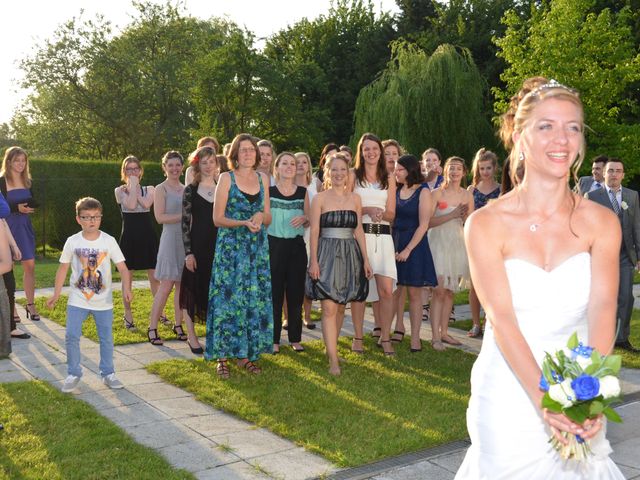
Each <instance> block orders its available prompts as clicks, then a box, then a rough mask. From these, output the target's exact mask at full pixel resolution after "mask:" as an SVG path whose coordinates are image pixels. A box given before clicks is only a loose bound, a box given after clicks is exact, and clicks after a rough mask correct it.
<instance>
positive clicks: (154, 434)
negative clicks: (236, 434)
mask: <svg viewBox="0 0 640 480" xmlns="http://www.w3.org/2000/svg"><path fill="white" fill-rule="evenodd" d="M127 433H128V434H129V435H131V436H132V437H133V438H134V439H135V440H136V441H137V442H140V443H142V444H143V445H146V446H147V447H150V448H153V449H156V450H158V449H161V448H164V447H169V446H175V445H178V444H180V443H189V442H193V441H196V440H199V439H202V436H201V435H199V434H198V433H196V432H194V431H193V430H191V429H190V428H187V427H184V426H181V425H180V424H177V423H176V422H174V421H173V420H171V419H168V420H163V421H159V422H152V423H143V424H141V425H135V426H132V427H129V428H128V429H127Z"/></svg>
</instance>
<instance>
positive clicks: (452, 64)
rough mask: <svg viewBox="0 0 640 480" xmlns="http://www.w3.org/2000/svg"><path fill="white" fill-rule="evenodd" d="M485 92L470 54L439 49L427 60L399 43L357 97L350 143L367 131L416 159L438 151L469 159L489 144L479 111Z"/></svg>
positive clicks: (488, 130)
mask: <svg viewBox="0 0 640 480" xmlns="http://www.w3.org/2000/svg"><path fill="white" fill-rule="evenodd" d="M485 88H486V84H485V83H484V81H483V79H482V77H481V76H480V73H479V72H478V69H477V68H476V66H475V64H474V63H473V59H472V58H471V54H470V53H469V51H468V50H466V49H457V48H455V47H453V46H451V45H441V46H440V47H438V48H437V49H436V51H435V52H434V53H433V55H431V56H429V55H427V54H426V53H425V52H424V51H423V50H422V49H420V48H418V47H417V46H415V45H412V44H407V43H403V42H400V43H397V44H395V45H394V48H393V53H392V57H391V61H390V62H389V64H388V67H387V69H386V70H385V71H384V73H383V74H382V75H381V76H380V78H378V79H377V80H375V81H374V82H372V83H371V84H369V85H367V86H366V87H365V88H363V89H362V91H361V92H360V95H359V96H358V101H357V103H356V112H355V134H354V138H353V139H352V143H353V142H355V141H356V140H357V138H358V137H359V136H360V135H362V134H363V133H364V132H367V131H371V132H376V133H377V134H378V135H381V136H382V137H383V138H395V139H396V140H398V141H399V142H400V143H401V144H402V145H403V146H404V147H405V149H406V150H407V151H409V152H411V153H413V154H415V155H419V154H420V152H422V150H424V149H425V148H427V147H436V148H438V149H440V150H441V152H442V153H443V154H444V155H446V156H449V155H460V156H462V157H464V158H466V159H471V157H472V155H473V153H474V152H475V151H476V150H477V149H478V147H479V146H482V145H490V144H491V142H492V133H491V128H490V125H489V122H488V121H487V119H486V117H485V115H484V114H483V111H482V105H483V95H484V89H485Z"/></svg>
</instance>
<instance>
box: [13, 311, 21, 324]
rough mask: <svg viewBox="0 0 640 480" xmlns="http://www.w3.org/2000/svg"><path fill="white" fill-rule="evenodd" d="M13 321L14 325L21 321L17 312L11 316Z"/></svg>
mask: <svg viewBox="0 0 640 480" xmlns="http://www.w3.org/2000/svg"><path fill="white" fill-rule="evenodd" d="M13 321H14V322H15V323H20V321H21V320H20V315H18V312H14V314H13Z"/></svg>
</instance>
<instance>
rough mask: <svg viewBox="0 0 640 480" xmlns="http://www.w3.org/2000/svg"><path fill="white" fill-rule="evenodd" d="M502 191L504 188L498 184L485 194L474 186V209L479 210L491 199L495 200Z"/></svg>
mask: <svg viewBox="0 0 640 480" xmlns="http://www.w3.org/2000/svg"><path fill="white" fill-rule="evenodd" d="M501 191H502V189H501V188H500V187H499V186H498V187H496V188H495V189H494V190H492V191H490V192H489V193H487V194H486V195H485V194H484V193H482V192H481V191H480V190H478V189H477V188H474V189H473V206H474V209H475V210H478V209H479V208H482V207H484V206H485V205H486V204H487V203H488V202H489V200H493V199H495V198H498V197H499V196H500V192H501Z"/></svg>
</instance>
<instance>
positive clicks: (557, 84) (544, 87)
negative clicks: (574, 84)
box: [526, 78, 578, 97]
mask: <svg viewBox="0 0 640 480" xmlns="http://www.w3.org/2000/svg"><path fill="white" fill-rule="evenodd" d="M554 88H559V89H562V90H566V91H567V92H569V93H571V94H572V95H577V94H578V92H577V91H576V90H574V89H573V88H570V87H567V86H566V85H563V84H561V83H560V82H558V81H557V80H555V79H553V78H552V79H551V80H549V81H548V82H547V83H543V84H542V85H540V86H538V87H536V88H534V89H533V90H531V91H530V92H529V93H528V94H527V95H526V96H527V97H529V96H532V97H536V96H538V95H540V93H542V92H544V91H545V90H551V89H554Z"/></svg>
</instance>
